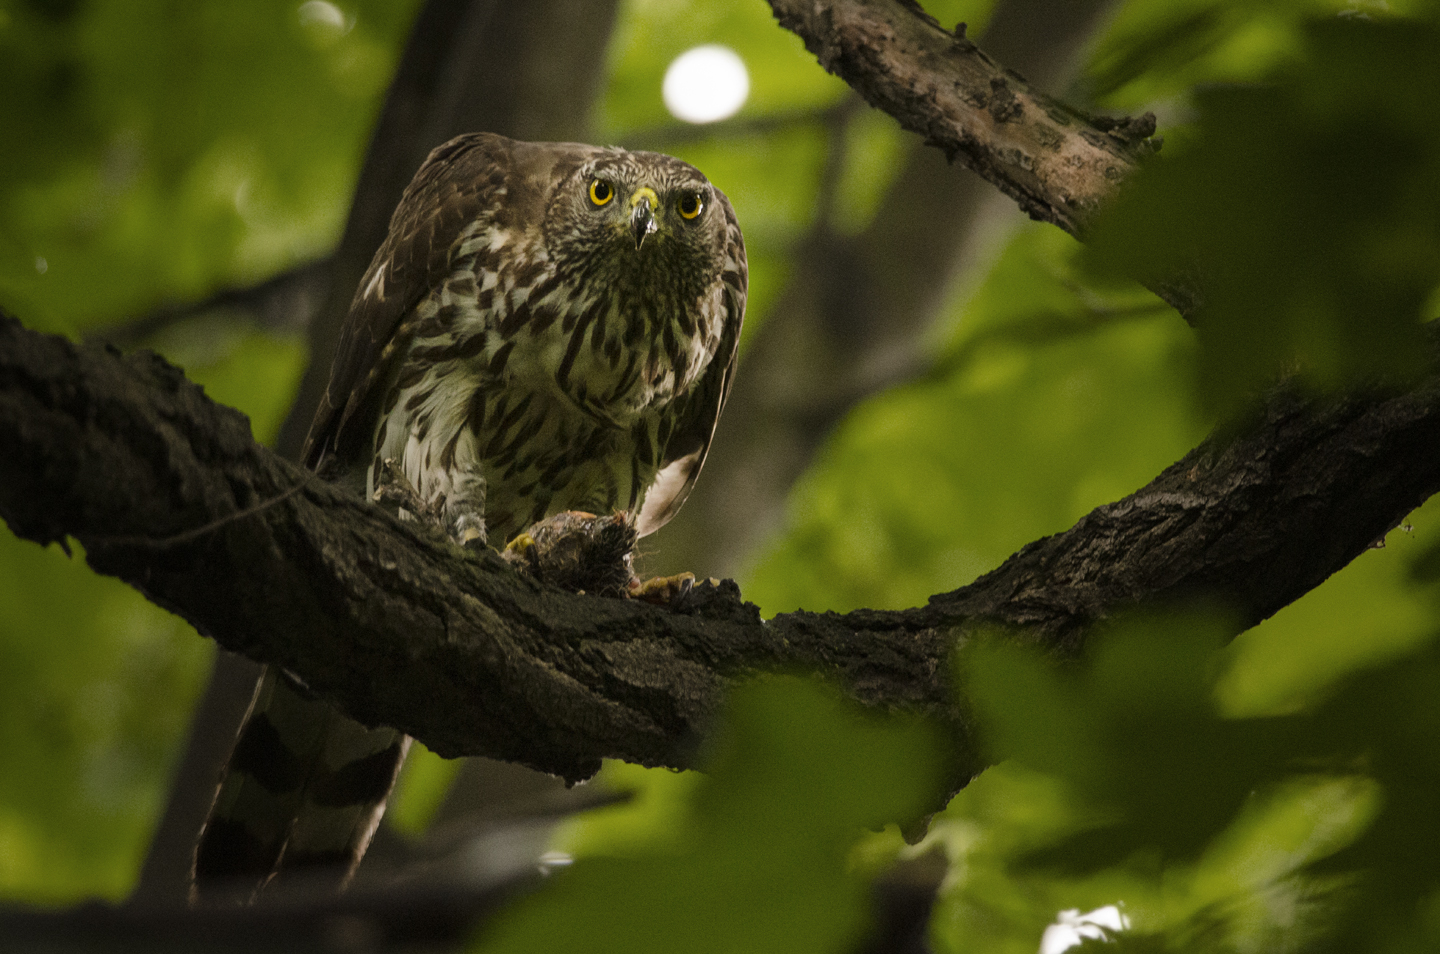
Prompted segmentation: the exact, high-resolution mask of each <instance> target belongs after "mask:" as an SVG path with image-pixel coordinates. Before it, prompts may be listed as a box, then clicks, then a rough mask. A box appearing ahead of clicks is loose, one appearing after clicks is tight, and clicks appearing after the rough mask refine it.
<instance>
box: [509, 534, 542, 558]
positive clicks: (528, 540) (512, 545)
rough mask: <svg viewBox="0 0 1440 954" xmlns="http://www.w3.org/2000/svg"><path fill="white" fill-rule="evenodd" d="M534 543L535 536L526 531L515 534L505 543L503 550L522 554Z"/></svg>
mask: <svg viewBox="0 0 1440 954" xmlns="http://www.w3.org/2000/svg"><path fill="white" fill-rule="evenodd" d="M534 545H535V538H534V537H532V536H530V534H528V533H520V534H517V535H516V537H515V539H514V540H511V541H510V542H509V543H507V544H505V552H507V553H515V554H517V555H518V554H523V553H524V552H525V551H526V550H528V549H530V548H531V547H533V546H534Z"/></svg>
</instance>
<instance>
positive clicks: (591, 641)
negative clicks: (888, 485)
mask: <svg viewBox="0 0 1440 954" xmlns="http://www.w3.org/2000/svg"><path fill="white" fill-rule="evenodd" d="M1437 442H1440V379H1437V378H1435V377H1432V378H1430V379H1428V380H1427V382H1426V383H1425V384H1424V385H1423V386H1422V387H1421V388H1419V389H1417V390H1415V391H1412V392H1409V393H1402V394H1398V395H1385V394H1372V395H1368V396H1357V397H1350V398H1346V399H1344V400H1337V401H1334V402H1329V403H1315V402H1307V401H1302V400H1300V399H1298V398H1296V397H1294V396H1289V395H1280V396H1278V397H1276V398H1274V399H1273V400H1271V401H1270V403H1269V404H1268V406H1267V408H1266V413H1265V416H1264V417H1263V419H1262V420H1260V421H1259V422H1258V423H1257V424H1256V425H1255V426H1254V427H1253V428H1252V429H1251V430H1249V431H1248V432H1246V433H1245V434H1243V435H1241V436H1239V437H1236V438H1233V439H1220V438H1217V439H1212V440H1211V441H1208V442H1207V443H1206V444H1204V445H1202V446H1201V447H1200V448H1198V449H1197V450H1195V451H1194V452H1192V453H1191V454H1189V455H1187V456H1186V458H1185V459H1184V460H1182V461H1180V462H1179V463H1177V464H1175V465H1174V466H1172V467H1170V468H1169V469H1167V470H1166V471H1165V472H1164V473H1163V474H1161V475H1160V476H1159V477H1158V478H1157V479H1156V480H1155V481H1154V482H1152V483H1151V484H1150V485H1149V486H1147V487H1145V488H1143V489H1142V490H1140V491H1139V492H1137V493H1135V494H1133V495H1131V496H1130V497H1127V498H1125V499H1124V500H1122V501H1119V502H1118V503H1115V504H1112V505H1109V506H1106V507H1101V508H1099V509H1098V510H1096V511H1094V512H1093V513H1091V514H1090V515H1088V516H1086V517H1085V518H1084V519H1082V520H1081V521H1080V522H1079V523H1078V524H1077V525H1076V526H1075V527H1074V528H1072V529H1071V530H1069V531H1067V532H1066V533H1063V534H1059V535H1056V536H1054V537H1048V538H1046V539H1044V540H1040V541H1037V542H1036V543H1033V544H1031V545H1030V546H1028V547H1026V548H1025V549H1023V550H1021V551H1020V552H1019V553H1017V554H1016V555H1015V556H1014V557H1012V558H1011V559H1010V560H1009V561H1007V562H1006V563H1005V565H1003V566H1002V567H1000V568H999V569H998V570H996V571H995V572H993V573H991V574H989V575H987V576H985V577H983V578H981V579H980V580H978V581H976V582H975V583H973V584H971V585H970V586H967V587H963V588H961V589H959V590H956V591H954V592H953V593H949V594H945V595H943V596H938V597H935V598H933V599H932V600H931V602H930V603H929V605H928V606H925V607H918V608H915V609H911V610H905V611H899V612H880V611H873V610H857V611H855V612H852V613H847V614H844V615H840V614H834V613H826V614H811V613H790V614H784V615H781V616H777V617H776V618H774V619H772V620H770V621H768V622H761V620H760V618H759V613H758V611H757V610H756V609H755V608H754V607H753V606H750V605H748V604H741V603H740V602H739V599H738V594H736V593H735V592H734V590H733V586H732V587H722V588H719V589H714V588H709V587H705V588H702V589H701V590H699V591H697V594H696V595H695V597H694V598H692V599H691V600H690V601H689V602H687V603H686V604H684V605H682V606H680V607H679V608H678V609H677V610H676V611H671V610H668V609H664V608H660V607H655V606H649V605H646V604H642V603H634V602H629V601H624V600H607V599H600V598H595V597H587V596H581V595H575V594H570V593H565V592H562V591H558V590H554V589H549V588H546V587H543V586H541V585H540V584H538V583H536V582H534V581H533V580H529V579H527V578H523V577H520V576H517V575H516V574H514V573H513V572H512V571H511V570H510V569H508V568H507V567H506V566H505V565H504V563H503V561H501V560H500V558H499V557H498V555H495V554H492V553H487V554H484V555H481V556H476V555H472V554H469V553H466V552H464V551H462V550H460V549H459V548H457V547H455V546H454V545H453V544H451V543H450V542H449V541H448V540H446V539H444V538H443V537H441V536H440V535H438V534H433V533H430V532H427V531H425V530H423V529H419V528H417V527H415V526H413V525H408V524H403V523H401V522H399V521H397V520H395V519H393V518H391V517H390V516H389V515H388V514H386V513H385V512H384V511H382V510H381V509H380V508H379V507H377V506H373V505H370V504H367V503H365V502H363V501H360V500H358V499H356V498H354V497H352V496H349V495H347V494H344V493H342V492H341V491H339V490H338V489H334V488H331V487H329V486H328V485H325V484H323V483H320V482H318V481H317V480H316V479H315V478H314V477H313V476H312V475H310V474H308V473H306V472H304V471H302V470H300V469H299V468H297V467H295V466H293V465H291V464H289V463H287V462H285V461H284V460H282V459H280V458H279V457H277V456H276V455H275V454H273V453H272V452H270V451H268V450H267V449H265V448H263V447H260V446H259V445H257V444H255V443H254V441H253V440H251V437H250V433H249V427H248V425H247V423H246V421H245V419H244V417H243V415H240V414H238V413H236V412H235V411H232V410H230V409H228V408H224V407H221V406H219V405H216V404H213V403H212V402H210V401H209V400H208V399H206V398H205V396H204V394H203V392H202V391H201V390H200V389H199V388H198V387H195V386H194V385H192V384H190V383H189V382H188V381H186V380H185V378H184V376H183V374H181V373H180V372H179V371H178V370H177V369H175V368H173V367H171V366H169V365H167V364H165V363H164V362H163V361H162V360H161V359H159V358H157V357H155V356H153V355H149V354H144V353H142V354H138V355H133V356H129V357H122V356H120V355H119V354H117V353H115V352H114V351H106V350H101V349H98V348H95V347H87V346H76V345H73V344H71V343H69V342H67V341H65V340H63V339H60V338H54V337H50V336H46V335H41V334H38V333H35V332H30V331H26V330H25V329H24V328H22V327H21V326H20V325H19V323H18V322H16V321H15V320H14V319H11V318H8V317H7V318H5V319H4V320H3V321H0V445H3V446H4V447H6V448H7V453H6V455H5V456H4V457H3V458H0V516H3V517H4V519H5V520H6V522H7V523H8V524H9V525H10V527H11V529H12V530H13V531H14V532H15V533H16V534H18V535H20V536H22V537H25V538H27V539H30V540H34V541H36V542H38V543H42V544H43V543H49V542H54V541H63V540H64V539H65V538H66V536H70V537H74V538H75V539H77V540H79V541H80V542H81V543H82V544H83V545H84V546H85V548H86V551H87V558H88V560H89V563H90V565H91V566H92V567H93V568H94V569H96V570H97V571H99V572H101V573H106V574H110V575H114V576H117V577H119V578H120V579H122V580H125V581H126V582H128V583H130V584H131V585H132V586H135V587H136V588H137V589H139V590H140V591H141V592H143V593H144V594H145V595H146V596H148V597H149V598H150V599H151V600H153V601H154V602H156V603H158V604H159V605H161V606H164V607H166V608H168V609H171V610H172V611H174V612H176V613H179V614H180V615H182V616H184V617H185V618H186V619H188V620H189V621H190V622H191V623H193V624H194V625H195V626H196V628H197V629H199V630H200V632H202V633H204V634H205V635H207V636H210V637H212V638H214V639H215V640H216V641H217V642H219V643H220V644H221V645H222V646H225V647H227V648H229V649H232V650H234V651H236V652H240V653H243V654H246V655H248V656H251V657H252V658H255V659H261V660H265V661H268V662H274V663H278V664H279V665H282V666H285V667H286V668H287V669H289V670H291V671H293V672H295V673H296V674H298V675H299V676H300V677H301V678H303V679H304V680H305V681H306V682H307V683H308V684H309V685H310V686H311V687H312V688H314V689H315V690H316V691H317V692H319V693H321V694H322V695H325V696H326V697H329V698H331V699H333V700H334V701H336V702H337V703H338V704H339V705H341V706H342V707H343V708H344V709H345V710H346V711H347V712H348V713H350V714H351V715H353V716H354V717H356V718H358V719H360V720H362V721H364V722H367V723H369V724H372V725H373V724H378V723H384V724H387V725H393V726H395V727H397V728H399V729H401V730H403V731H405V732H407V733H409V734H411V735H414V736H416V737H417V738H419V739H421V740H422V741H424V742H425V743H426V744H427V745H428V746H430V747H431V748H433V749H435V750H436V751H438V752H440V753H442V754H445V755H461V754H483V755H489V756H492V757H495V758H501V759H506V760H510V761H518V762H524V763H526V764H529V765H531V766H534V767H536V768H540V769H543V770H545V771H549V772H552V773H555V774H559V775H562V776H564V777H566V778H570V779H577V778H583V777H585V776H587V775H589V774H591V773H592V772H593V771H595V769H596V768H598V766H599V760H600V759H601V758H604V757H616V758H622V759H626V760H628V761H633V762H638V763H641V764H645V765H670V766H675V767H685V766H688V765H691V764H692V763H693V760H694V758H695V753H696V750H697V746H698V745H699V744H700V742H701V741H702V740H703V738H704V737H705V734H706V731H707V729H708V727H709V725H710V722H711V720H712V718H713V716H714V713H715V709H716V705H717V703H718V702H719V701H720V699H721V697H722V696H723V694H724V690H725V688H726V686H727V685H729V684H730V683H731V682H732V681H734V680H737V679H744V678H747V677H751V676H754V675H756V674H758V673H762V672H772V671H776V670H787V671H794V670H799V671H809V672H818V673H821V674H824V675H827V676H829V677H830V678H832V679H833V680H834V681H835V682H837V683H838V684H839V685H841V686H842V687H844V689H845V690H846V691H847V692H848V693H849V694H850V695H851V696H852V697H853V698H854V699H855V700H857V701H858V702H860V703H861V704H863V705H866V706H870V707H873V708H877V709H882V710H893V709H905V710H909V711H915V712H920V713H923V714H926V715H928V716H930V717H932V718H935V719H937V720H939V721H940V722H942V723H943V724H945V725H947V726H948V727H949V729H950V738H951V741H952V744H953V746H954V749H953V752H952V763H951V779H952V782H953V783H954V784H955V785H957V786H958V785H959V784H962V783H963V781H964V780H965V779H966V778H968V777H970V775H971V774H973V773H974V772H975V771H977V770H978V769H979V768H980V767H981V766H982V765H983V759H982V758H981V756H980V755H979V753H978V752H976V751H975V749H974V748H973V746H972V745H971V744H970V743H969V740H968V731H967V729H966V724H965V719H964V714H963V713H964V707H963V702H962V701H961V700H959V699H957V698H956V696H955V695H954V693H953V691H952V688H951V677H950V673H951V666H950V656H951V654H952V652H953V651H954V650H955V648H956V647H958V646H960V645H962V644H963V642H964V641H965V639H966V638H967V636H968V635H969V634H971V633H972V632H974V630H975V628H976V627H977V626H984V625H991V624H1001V625H1005V626H1011V627H1018V628H1021V629H1023V630H1024V631H1025V632H1026V633H1027V634H1029V638H1032V639H1034V640H1035V641H1037V642H1039V643H1041V644H1044V645H1047V646H1049V647H1051V648H1053V649H1056V650H1060V651H1065V652H1070V651H1074V650H1076V649H1077V648H1078V647H1079V645H1080V643H1081V641H1082V637H1083V633H1084V632H1085V629H1086V627H1087V626H1088V625H1089V624H1090V623H1092V622H1094V621H1095V620H1097V619H1100V618H1103V617H1106V616H1109V615H1111V614H1113V613H1115V612H1116V611H1118V610H1120V609H1123V608H1125V607H1129V606H1135V605H1140V604H1152V603H1156V602H1170V601H1174V600H1187V599H1193V598H1200V597H1204V598H1207V599H1211V600H1215V601H1219V602H1221V603H1223V604H1225V605H1227V606H1229V607H1230V608H1231V609H1232V610H1233V612H1234V621H1235V627H1236V630H1235V631H1237V632H1238V631H1239V630H1240V629H1241V628H1244V627H1246V626H1249V625H1252V624H1254V623H1255V622H1257V621H1259V620H1260V619H1263V618H1264V617H1266V616H1268V615H1269V614H1271V613H1273V612H1275V611H1276V610H1277V609H1279V608H1280V607H1281V606H1283V605H1285V604H1286V603H1289V602H1290V601H1292V600H1294V599H1296V598H1298V597H1299V596H1300V595H1302V594H1303V593H1305V592H1307V591H1308V590H1310V589H1311V588H1313V587H1314V586H1316V585H1317V584H1318V583H1319V582H1321V581H1322V580H1323V579H1325V578H1326V577H1327V576H1328V575H1329V574H1331V573H1333V572H1334V571H1335V570H1337V569H1339V568H1340V567H1342V566H1344V565H1345V563H1347V562H1348V561H1349V560H1351V559H1353V558H1354V557H1355V556H1356V555H1358V554H1359V553H1361V552H1363V551H1364V550H1365V549H1366V547H1367V546H1369V545H1370V544H1371V543H1372V542H1373V541H1374V540H1376V539H1377V538H1379V537H1381V536H1383V535H1384V533H1385V532H1386V531H1387V530H1389V529H1390V528H1392V527H1394V526H1395V525H1397V524H1398V523H1399V522H1400V521H1401V520H1402V519H1403V518H1404V516H1405V515H1406V514H1407V513H1408V512H1409V511H1410V510H1412V509H1413V508H1414V507H1416V506H1418V505H1419V504H1420V503H1421V502H1422V501H1424V500H1425V498H1426V497H1428V496H1429V495H1430V494H1431V493H1433V492H1434V491H1435V490H1436V489H1437V488H1440V457H1437V456H1436V455H1435V454H1434V452H1433V449H1434V447H1435V446H1437ZM199 528H204V529H203V532H200V531H199ZM262 594H263V596H262ZM376 672H385V673H386V674H387V678H385V679H383V680H378V679H375V678H374V674H375V673H376Z"/></svg>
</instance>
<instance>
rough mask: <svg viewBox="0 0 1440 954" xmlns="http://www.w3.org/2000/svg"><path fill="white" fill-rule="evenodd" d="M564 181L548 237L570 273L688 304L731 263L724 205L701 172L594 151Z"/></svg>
mask: <svg viewBox="0 0 1440 954" xmlns="http://www.w3.org/2000/svg"><path fill="white" fill-rule="evenodd" d="M586 153H587V154H585V155H582V156H580V157H577V158H580V159H581V161H580V162H578V163H576V164H575V165H574V166H573V167H572V168H570V169H569V170H567V171H566V173H567V174H565V175H563V176H561V177H559V178H558V180H557V181H556V182H555V185H554V188H553V192H552V193H551V195H550V200H549V203H548V208H547V210H546V214H545V219H544V224H543V232H544V236H545V245H546V249H547V251H548V252H549V253H550V255H551V256H553V257H554V259H555V261H556V263H557V265H558V266H559V268H560V270H562V271H569V272H571V273H572V274H574V275H575V276H576V277H577V279H579V281H580V283H582V284H587V285H588V284H591V283H598V285H595V286H592V287H599V286H601V285H603V286H608V287H612V288H620V289H627V290H631V291H636V292H641V293H644V294H647V295H653V296H659V297H665V298H676V299H681V300H683V299H686V298H693V297H695V296H698V295H700V294H702V293H703V292H704V290H705V289H707V288H710V287H711V286H712V285H713V284H714V282H715V280H716V278H717V277H718V276H719V274H720V271H721V268H722V267H723V265H724V262H725V248H726V242H727V234H726V229H727V216H726V210H725V208H724V207H723V205H724V199H723V197H721V196H720V194H719V192H717V191H716V189H715V187H714V186H712V185H711V184H710V182H709V180H707V179H706V178H705V176H704V175H703V174H702V173H701V172H700V170H698V169H696V168H695V167H694V166H692V165H690V164H688V163H685V162H681V161H680V160H679V159H675V158H673V157H671V156H665V155H661V154H659V153H654V152H627V151H625V150H621V149H596V148H593V147H590V148H587V149H586Z"/></svg>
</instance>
